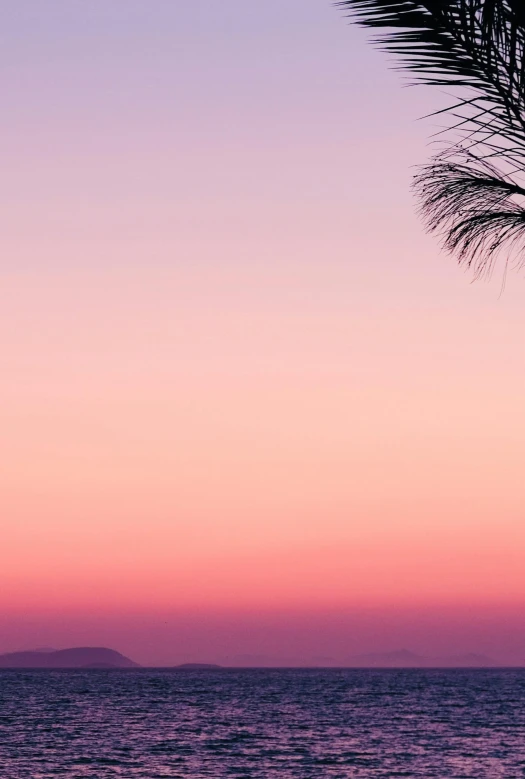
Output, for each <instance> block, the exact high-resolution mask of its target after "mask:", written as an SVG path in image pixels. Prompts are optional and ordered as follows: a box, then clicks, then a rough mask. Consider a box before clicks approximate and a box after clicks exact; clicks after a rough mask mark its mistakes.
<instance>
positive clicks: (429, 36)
mask: <svg viewBox="0 0 525 779" xmlns="http://www.w3.org/2000/svg"><path fill="white" fill-rule="evenodd" d="M337 5H339V6H342V7H344V8H345V9H346V10H347V11H348V12H349V15H350V17H351V18H352V19H353V20H354V21H355V22H357V23H358V24H360V25H363V26H365V27H368V28H371V29H372V30H378V29H384V28H385V29H386V31H385V32H384V33H382V34H380V35H377V36H375V38H374V41H375V43H376V44H378V45H379V46H380V47H381V48H382V49H383V50H385V51H387V52H389V53H391V54H394V55H395V56H396V57H397V59H398V61H399V62H400V66H401V67H402V68H403V69H405V70H408V71H410V73H411V74H412V83H415V84H430V85H432V86H439V87H445V88H446V89H447V91H450V89H452V91H454V92H456V94H457V99H456V101H454V102H453V103H452V105H450V107H449V108H447V109H445V110H444V111H441V112H439V113H442V114H445V115H448V116H449V117H450V122H449V126H448V128H447V129H448V135H447V136H446V139H445V140H444V141H443V143H441V144H440V147H441V148H440V151H439V152H438V153H437V154H436V156H435V157H434V158H433V159H432V161H431V162H430V164H428V165H426V166H424V167H423V168H422V169H421V170H420V172H419V173H418V174H417V175H416V177H415V181H414V188H415V191H416V193H417V195H418V197H419V202H420V210H421V213H422V215H423V218H424V220H425V222H426V224H427V227H428V229H429V230H430V231H431V232H436V233H438V234H440V235H441V237H442V240H443V243H444V246H445V247H446V248H447V249H448V250H449V251H451V252H453V253H454V254H455V255H456V256H457V258H458V260H459V262H460V263H462V264H464V265H466V266H468V267H469V268H470V269H472V271H473V272H474V274H475V276H476V277H480V276H483V275H485V274H490V272H491V270H492V268H493V265H494V262H495V260H496V258H497V257H498V256H499V255H500V254H501V253H502V252H503V254H504V260H505V262H506V264H507V265H510V266H513V267H520V266H523V265H525V185H524V177H525V0H342V1H341V2H339V3H337ZM458 90H459V91H458Z"/></svg>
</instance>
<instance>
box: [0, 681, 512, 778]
mask: <svg viewBox="0 0 525 779" xmlns="http://www.w3.org/2000/svg"><path fill="white" fill-rule="evenodd" d="M0 775H1V777H2V779H51V777H53V779H54V778H55V777H63V779H73V778H74V777H78V778H79V779H80V778H82V779H85V777H92V778H93V779H106V777H126V778H127V777H129V778H130V779H133V778H134V777H144V779H157V777H170V778H173V777H181V778H182V777H184V779H200V777H214V779H220V777H237V779H243V778H245V779H259V778H260V779H263V778H264V779H292V778H293V779H295V777H297V779H299V778H300V779H310V778H311V779H336V777H338V778H340V779H347V778H349V777H352V778H355V779H365V777H366V779H369V778H372V777H373V778H374V779H376V777H388V779H392V777H440V779H456V777H457V779H459V777H472V779H489V778H490V779H496V777H498V778H499V777H501V779H515V778H516V779H517V778H518V777H520V779H524V777H525V671H514V670H505V671H494V670H492V671H426V670H424V671H423V670H410V671H401V670H393V671H379V670H377V671H375V670H374V671H362V670H359V671H354V670H342V671H338V670H328V671H318V670H305V671H303V670H243V671H233V670H232V671H195V672H194V671H147V670H140V671H25V672H24V671H2V672H0Z"/></svg>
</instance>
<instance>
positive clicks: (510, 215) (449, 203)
mask: <svg viewBox="0 0 525 779" xmlns="http://www.w3.org/2000/svg"><path fill="white" fill-rule="evenodd" d="M414 189H415V191H416V193H417V195H418V197H419V200H420V211H421V214H422V216H423V218H424V220H425V222H426V224H427V228H428V230H429V231H430V232H433V233H438V234H439V235H441V237H442V239H443V245H444V247H445V248H446V249H447V250H448V251H450V252H451V253H453V254H455V255H456V256H457V258H458V260H459V262H460V263H461V264H464V265H466V266H467V267H468V268H469V269H471V270H472V271H473V272H474V276H475V278H480V277H482V276H485V275H490V273H491V271H492V269H493V267H494V262H495V260H496V259H497V256H498V255H499V253H500V252H501V251H502V250H505V251H506V253H507V263H508V264H510V265H511V266H513V267H515V268H519V267H523V266H525V189H523V188H522V187H520V186H519V185H518V184H516V183H515V182H514V181H512V180H511V179H510V178H507V177H504V176H502V175H501V173H500V172H499V171H498V170H497V169H496V168H494V167H492V165H490V164H488V163H487V162H482V161H480V160H478V159H476V158H475V157H473V156H471V155H467V154H465V155H464V159H463V160H462V161H461V162H460V161H455V160H453V159H449V158H448V157H447V156H446V155H443V156H441V157H439V156H438V157H436V158H435V159H434V160H433V162H431V163H430V164H429V165H426V166H424V167H423V168H422V169H421V170H420V172H419V173H418V174H417V175H416V176H415V179H414Z"/></svg>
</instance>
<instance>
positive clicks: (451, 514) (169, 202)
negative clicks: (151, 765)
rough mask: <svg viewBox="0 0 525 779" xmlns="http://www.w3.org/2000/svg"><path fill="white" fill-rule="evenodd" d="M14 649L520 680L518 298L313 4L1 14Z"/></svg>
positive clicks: (424, 109) (347, 39)
mask: <svg viewBox="0 0 525 779" xmlns="http://www.w3.org/2000/svg"><path fill="white" fill-rule="evenodd" d="M2 20H3V21H2V29H1V30H0V36H1V45H0V60H1V63H0V64H1V67H0V82H1V83H0V89H1V94H2V106H3V121H2V132H1V138H2V143H1V144H0V165H1V169H2V178H1V183H0V245H1V252H0V273H1V284H0V354H1V358H2V365H3V370H2V372H1V375H0V430H1V431H2V433H1V437H0V441H1V445H0V522H1V524H2V528H1V531H2V544H1V548H0V562H1V564H0V651H14V650H17V649H23V648H31V647H38V646H53V647H59V648H61V647H67V646H74V645H100V644H103V645H109V646H112V647H114V648H116V649H119V650H120V651H122V652H124V653H127V654H129V655H131V656H132V657H133V658H134V659H136V660H137V661H139V662H142V663H146V664H154V665H169V664H172V663H176V662H185V661H220V662H226V663H227V662H230V663H235V664H239V663H246V664H250V662H254V660H253V658H254V657H255V658H257V659H258V662H268V663H269V664H271V663H279V662H282V661H283V659H285V660H287V661H288V662H297V663H309V662H316V661H315V658H319V657H329V658H331V659H332V660H333V661H334V662H339V663H344V662H345V661H346V660H347V659H348V658H349V657H350V656H351V655H352V654H354V653H360V652H371V651H390V650H394V649H399V648H401V647H407V648H409V649H411V650H413V651H417V652H421V653H426V654H455V653H462V652H469V651H476V652H483V653H486V654H489V655H490V656H492V657H494V658H497V659H499V660H501V661H502V662H514V663H519V662H521V663H524V664H525V627H524V624H523V609H524V607H525V577H524V576H523V555H524V550H525V521H524V520H525V500H524V498H525V495H524V493H525V489H524V485H523V475H522V469H523V462H524V460H525V414H524V412H523V398H524V391H525V367H524V329H525V328H524V326H525V308H524V305H523V301H524V295H525V283H524V277H523V272H522V273H521V274H520V273H515V274H512V275H511V276H510V277H509V278H508V280H507V284H506V287H505V289H504V290H503V289H502V278H501V274H498V273H496V274H495V276H494V277H493V279H492V281H491V282H489V283H485V282H477V283H472V279H471V277H469V276H468V274H466V273H465V272H464V271H463V270H461V269H460V268H458V267H457V265H456V264H455V261H454V260H453V259H452V258H450V257H449V256H447V255H446V254H445V253H444V252H442V251H441V250H440V248H439V245H438V242H437V241H436V238H435V237H431V236H428V235H426V234H425V232H424V229H423V227H422V225H421V224H420V222H419V220H418V217H417V215H416V213H415V204H414V201H413V197H412V195H411V193H410V180H411V177H412V175H413V173H414V168H415V166H417V165H418V164H421V163H423V162H424V161H425V160H426V159H428V156H429V155H430V154H431V147H430V146H429V137H430V135H431V134H432V133H433V132H434V131H435V129H436V124H437V121H438V120H437V119H433V120H426V121H418V119H419V117H421V116H423V115H424V114H427V113H428V112H429V110H432V108H434V107H436V105H438V104H439V101H440V100H443V97H442V96H439V95H435V94H432V93H431V92H430V93H429V91H428V90H425V89H407V88H406V84H405V82H404V81H403V78H402V77H401V76H400V74H399V73H396V72H393V71H392V70H388V67H387V65H388V62H387V60H386V57H385V56H384V55H382V54H380V53H378V52H377V51H374V50H373V48H372V47H370V46H369V45H368V44H367V39H366V34H365V33H364V32H363V31H362V30H359V29H357V28H354V27H351V26H349V25H348V24H347V23H346V21H345V19H344V17H343V14H342V12H341V9H338V8H336V7H334V5H333V4H331V3H330V2H328V1H327V0H265V2H264V3H257V2H255V0H251V1H250V2H246V0H222V1H221V2H220V3H217V2H216V0H192V2H191V3H173V2H172V0H126V2H117V1H116V0H111V2H108V0H90V2H89V3H87V2H80V1H79V0H75V1H74V2H71V0H48V1H47V2H46V3H42V2H40V0H18V2H17V3H16V4H15V3H7V2H4V3H3V4H2Z"/></svg>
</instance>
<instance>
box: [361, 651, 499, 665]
mask: <svg viewBox="0 0 525 779" xmlns="http://www.w3.org/2000/svg"><path fill="white" fill-rule="evenodd" d="M496 665H497V663H496V662H495V661H494V660H492V658H490V657H486V656H485V655H480V654H476V653H474V652H470V653H467V654H464V655H450V656H446V657H426V656H425V655H418V654H416V653H415V652H410V651H409V650H408V649H399V650H397V651H394V652H370V653H368V654H363V655H354V656H353V657H351V658H350V660H349V662H348V666H349V667H352V668H493V667H494V666H496Z"/></svg>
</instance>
